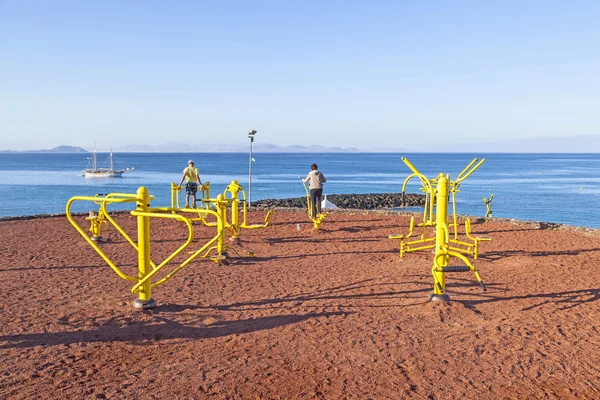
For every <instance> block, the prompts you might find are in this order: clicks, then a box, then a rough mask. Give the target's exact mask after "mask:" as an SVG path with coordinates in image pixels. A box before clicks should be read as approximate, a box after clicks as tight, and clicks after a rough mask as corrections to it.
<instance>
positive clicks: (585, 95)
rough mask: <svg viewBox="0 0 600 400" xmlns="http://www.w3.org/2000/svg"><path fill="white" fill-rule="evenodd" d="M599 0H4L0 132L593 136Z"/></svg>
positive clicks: (599, 89) (280, 137)
mask: <svg viewBox="0 0 600 400" xmlns="http://www.w3.org/2000/svg"><path fill="white" fill-rule="evenodd" d="M598 21H600V2H597V1H568V2H567V1H498V2H487V1H459V0H457V1H413V2H408V1H368V2H367V1H364V2H354V1H298V2H291V1H289V2H288V1H252V2H249V1H243V2H231V1H179V2H165V1H141V0H140V1H127V2H123V1H97V2H92V1H59V0H56V1H27V0H19V1H17V0H0V137H1V139H0V149H9V148H10V149H32V148H33V149H38V148H48V147H54V146H56V145H58V144H72V145H79V146H82V147H86V148H89V147H91V146H92V145H93V142H94V141H96V142H98V145H99V147H108V146H109V145H114V146H120V145H126V144H150V145H157V144H160V143H164V142H167V141H175V142H186V141H187V142H189V143H192V144H200V143H239V142H243V143H245V142H246V141H247V138H246V133H247V131H248V130H249V129H256V130H258V132H259V133H258V135H257V141H262V142H265V143H273V144H279V145H290V144H321V145H325V146H342V147H359V148H371V147H384V148H385V147H392V148H408V149H415V150H418V149H419V148H420V146H423V144H424V143H439V144H444V143H456V142H459V143H471V142H482V141H500V140H512V139H519V138H531V137H561V136H578V135H600V112H599V111H598V110H599V106H600V74H599V71H600V52H599V51H598V46H599V44H600V23H598Z"/></svg>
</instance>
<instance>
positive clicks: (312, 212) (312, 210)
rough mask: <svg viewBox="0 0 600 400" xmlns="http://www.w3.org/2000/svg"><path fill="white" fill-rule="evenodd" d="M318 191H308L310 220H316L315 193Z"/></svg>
mask: <svg viewBox="0 0 600 400" xmlns="http://www.w3.org/2000/svg"><path fill="white" fill-rule="evenodd" d="M317 190H318V189H310V215H311V218H312V219H315V218H317V204H316V201H317V200H316V197H317V196H316V193H317Z"/></svg>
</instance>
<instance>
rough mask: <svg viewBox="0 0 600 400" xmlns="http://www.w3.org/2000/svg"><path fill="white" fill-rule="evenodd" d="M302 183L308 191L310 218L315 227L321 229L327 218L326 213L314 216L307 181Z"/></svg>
mask: <svg viewBox="0 0 600 400" xmlns="http://www.w3.org/2000/svg"><path fill="white" fill-rule="evenodd" d="M302 184H303V185H304V190H305V191H306V204H307V205H308V218H309V219H310V220H311V221H312V223H313V227H314V228H315V229H319V227H320V226H321V223H323V221H324V220H325V216H326V215H325V214H323V213H321V214H317V215H316V218H313V217H312V204H311V201H310V192H309V191H308V186H306V182H302Z"/></svg>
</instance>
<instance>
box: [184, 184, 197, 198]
mask: <svg viewBox="0 0 600 400" xmlns="http://www.w3.org/2000/svg"><path fill="white" fill-rule="evenodd" d="M197 191H198V184H197V183H196V182H188V183H186V184H185V193H186V194H191V195H192V196H195V195H196V192H197Z"/></svg>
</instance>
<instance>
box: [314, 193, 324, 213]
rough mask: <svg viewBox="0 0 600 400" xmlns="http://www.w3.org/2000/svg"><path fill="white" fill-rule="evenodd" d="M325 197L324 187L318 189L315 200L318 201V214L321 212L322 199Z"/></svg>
mask: <svg viewBox="0 0 600 400" xmlns="http://www.w3.org/2000/svg"><path fill="white" fill-rule="evenodd" d="M322 198H323V189H317V191H316V192H315V201H316V202H317V204H316V206H317V214H321V199H322Z"/></svg>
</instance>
